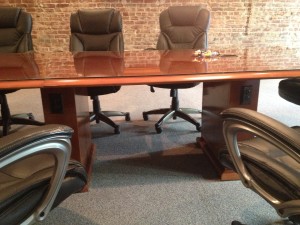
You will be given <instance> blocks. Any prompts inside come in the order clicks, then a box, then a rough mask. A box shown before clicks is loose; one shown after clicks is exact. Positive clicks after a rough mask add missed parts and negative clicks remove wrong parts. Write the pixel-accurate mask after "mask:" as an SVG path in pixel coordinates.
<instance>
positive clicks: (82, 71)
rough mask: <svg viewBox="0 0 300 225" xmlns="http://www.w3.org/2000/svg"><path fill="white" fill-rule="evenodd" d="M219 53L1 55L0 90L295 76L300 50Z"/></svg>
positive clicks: (277, 49)
mask: <svg viewBox="0 0 300 225" xmlns="http://www.w3.org/2000/svg"><path fill="white" fill-rule="evenodd" d="M219 52H220V54H221V55H220V56H218V57H214V58H201V57H198V56H194V54H193V53H194V50H172V51H171V50H167V51H155V50H144V51H125V52H123V53H117V52H77V53H71V52H47V53H39V52H37V53H33V52H31V53H8V54H0V88H27V87H52V86H96V85H97V86H98V85H100V84H101V85H111V84H121V85H125V84H152V83H176V82H194V81H218V80H235V79H263V78H283V77H297V76H300V49H283V48H279V47H269V48H265V49H256V48H247V49H234V50H233V49H229V50H228V49H227V50H220V51H219ZM229 55H230V56H229ZM232 55H235V56H232Z"/></svg>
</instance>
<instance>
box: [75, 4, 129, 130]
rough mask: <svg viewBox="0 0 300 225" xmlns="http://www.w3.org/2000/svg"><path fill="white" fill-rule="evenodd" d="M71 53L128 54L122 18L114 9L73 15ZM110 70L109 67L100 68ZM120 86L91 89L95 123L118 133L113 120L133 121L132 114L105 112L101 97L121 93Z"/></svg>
mask: <svg viewBox="0 0 300 225" xmlns="http://www.w3.org/2000/svg"><path fill="white" fill-rule="evenodd" d="M70 26H71V38H70V51H72V52H82V51H117V52H122V51H124V41H123V33H122V17H121V14H120V12H119V11H117V10H114V9H96V10H78V11H77V12H76V13H73V14H72V15H71V20H70ZM99 66H103V67H106V66H108V65H99ZM120 88H121V87H120V86H105V87H89V88H88V95H89V96H90V98H91V99H92V100H93V113H92V116H91V121H94V120H95V121H96V123H99V122H100V121H103V122H105V123H107V124H108V125H110V126H112V127H113V128H114V129H115V130H114V131H115V133H116V134H118V133H120V127H119V125H117V124H116V123H115V122H113V121H112V120H111V119H110V118H109V117H111V116H125V119H126V121H129V120H130V115H129V113H128V112H116V111H101V107H100V100H99V97H98V96H99V95H106V94H111V93H115V92H118V91H119V90H120Z"/></svg>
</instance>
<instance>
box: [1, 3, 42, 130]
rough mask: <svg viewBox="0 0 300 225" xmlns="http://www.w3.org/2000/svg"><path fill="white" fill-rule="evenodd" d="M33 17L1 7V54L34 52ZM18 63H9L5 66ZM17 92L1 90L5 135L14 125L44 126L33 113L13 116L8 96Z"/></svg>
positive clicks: (2, 121)
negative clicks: (35, 118) (32, 38)
mask: <svg viewBox="0 0 300 225" xmlns="http://www.w3.org/2000/svg"><path fill="white" fill-rule="evenodd" d="M31 27H32V20H31V15H30V14H29V13H27V12H25V11H23V10H22V9H21V8H14V7H0V54H1V53H18V52H27V51H32V50H33V48H32V40H31ZM12 63H13V64H14V63H17V62H9V61H7V62H6V63H5V64H4V65H0V67H1V66H6V67H7V66H8V65H7V64H12ZM15 91H17V90H0V104H1V120H0V125H2V126H3V135H4V136H5V135H7V134H8V131H9V129H10V125H12V124H27V125H43V124H44V123H41V122H38V121H35V120H34V116H33V115H32V113H27V114H19V115H13V116H12V115H11V114H10V110H9V106H8V103H7V98H6V94H9V93H12V92H15Z"/></svg>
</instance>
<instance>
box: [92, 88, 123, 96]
mask: <svg viewBox="0 0 300 225" xmlns="http://www.w3.org/2000/svg"><path fill="white" fill-rule="evenodd" d="M120 89H121V86H101V87H89V88H88V89H87V90H88V95H89V96H97V95H106V94H111V93H116V92H118V91H119V90H120Z"/></svg>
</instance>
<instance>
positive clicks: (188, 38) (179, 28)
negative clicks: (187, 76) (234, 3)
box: [156, 6, 210, 50]
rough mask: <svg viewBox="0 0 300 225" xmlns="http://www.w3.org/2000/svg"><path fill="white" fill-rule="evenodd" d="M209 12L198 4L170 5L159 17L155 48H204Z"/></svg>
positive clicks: (205, 45) (205, 46)
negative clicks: (158, 30) (158, 31)
mask: <svg viewBox="0 0 300 225" xmlns="http://www.w3.org/2000/svg"><path fill="white" fill-rule="evenodd" d="M209 21H210V12H209V11H208V10H207V9H204V8H201V7H200V6H171V7H169V8H168V9H166V10H164V11H163V12H161V14H160V17H159V23H160V31H161V32H160V34H159V37H158V41H157V46H156V48H157V49H162V50H163V49H206V48H207V31H208V28H209Z"/></svg>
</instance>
